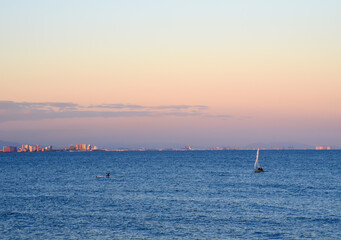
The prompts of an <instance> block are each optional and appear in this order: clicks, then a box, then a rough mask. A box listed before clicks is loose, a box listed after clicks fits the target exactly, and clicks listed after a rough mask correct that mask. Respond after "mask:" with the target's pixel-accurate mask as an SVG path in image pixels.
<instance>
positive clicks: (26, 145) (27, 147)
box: [21, 144, 30, 152]
mask: <svg viewBox="0 0 341 240" xmlns="http://www.w3.org/2000/svg"><path fill="white" fill-rule="evenodd" d="M29 147H30V146H29V145H28V144H23V145H22V149H21V150H22V151H23V152H27V151H28V150H29Z"/></svg>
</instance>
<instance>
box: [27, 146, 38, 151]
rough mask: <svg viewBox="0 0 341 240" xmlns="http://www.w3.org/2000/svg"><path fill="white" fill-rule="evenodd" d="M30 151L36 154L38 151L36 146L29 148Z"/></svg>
mask: <svg viewBox="0 0 341 240" xmlns="http://www.w3.org/2000/svg"><path fill="white" fill-rule="evenodd" d="M28 150H29V151H30V152H35V151H36V147H35V146H29V147H28Z"/></svg>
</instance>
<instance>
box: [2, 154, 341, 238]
mask: <svg viewBox="0 0 341 240" xmlns="http://www.w3.org/2000/svg"><path fill="white" fill-rule="evenodd" d="M255 157H256V151H185V152H172V151H169V152H166V151H165V152H156V151H155V152H153V151H150V152H83V153H77V152H74V153H66V152H52V153H12V154H6V153H3V154H0V239H341V185H340V181H341V167H340V164H341V151H298V150H287V151H260V163H261V165H262V167H263V168H264V169H265V171H266V172H264V173H254V172H253V164H254V160H255ZM106 172H110V173H111V177H110V178H105V177H104V178H96V175H105V173H106Z"/></svg>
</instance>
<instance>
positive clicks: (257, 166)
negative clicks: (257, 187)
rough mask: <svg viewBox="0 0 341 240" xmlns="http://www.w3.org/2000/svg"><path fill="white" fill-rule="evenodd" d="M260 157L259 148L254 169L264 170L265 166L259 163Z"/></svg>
mask: <svg viewBox="0 0 341 240" xmlns="http://www.w3.org/2000/svg"><path fill="white" fill-rule="evenodd" d="M258 157H259V148H258V149H257V157H256V161H255V165H254V171H255V172H264V170H263V168H262V167H261V166H260V164H259V161H258Z"/></svg>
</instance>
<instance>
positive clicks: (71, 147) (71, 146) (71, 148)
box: [69, 144, 78, 151]
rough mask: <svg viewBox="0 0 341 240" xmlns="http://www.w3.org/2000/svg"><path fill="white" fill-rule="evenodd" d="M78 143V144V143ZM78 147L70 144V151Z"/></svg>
mask: <svg viewBox="0 0 341 240" xmlns="http://www.w3.org/2000/svg"><path fill="white" fill-rule="evenodd" d="M77 145H78V144H77ZM76 149H77V148H76V147H75V146H73V145H70V147H69V151H76Z"/></svg>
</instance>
